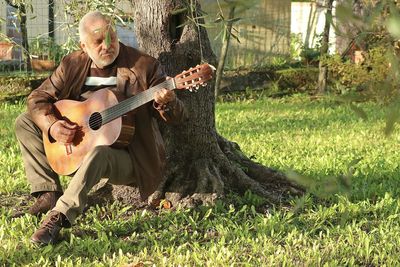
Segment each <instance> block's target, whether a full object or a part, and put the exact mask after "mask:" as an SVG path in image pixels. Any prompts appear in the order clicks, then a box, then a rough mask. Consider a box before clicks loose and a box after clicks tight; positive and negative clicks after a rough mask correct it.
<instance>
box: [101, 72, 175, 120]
mask: <svg viewBox="0 0 400 267" xmlns="http://www.w3.org/2000/svg"><path fill="white" fill-rule="evenodd" d="M162 88H166V89H168V90H173V89H175V83H174V79H169V80H166V81H165V82H162V83H160V84H158V85H156V86H153V87H151V88H149V89H147V90H146V91H144V92H141V93H140V94H137V95H135V96H132V97H130V98H128V99H125V100H124V101H121V102H119V103H118V104H117V105H115V106H112V107H110V108H108V109H106V110H103V111H102V112H100V115H101V117H102V125H104V124H106V123H108V122H110V121H112V120H115V119H116V118H119V117H121V116H122V115H124V114H126V113H128V112H129V111H132V110H134V109H135V108H138V107H140V106H141V105H144V104H146V103H147V102H150V101H151V100H153V99H154V93H155V92H157V91H159V90H161V89H162Z"/></svg>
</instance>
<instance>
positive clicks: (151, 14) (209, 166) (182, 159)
mask: <svg viewBox="0 0 400 267" xmlns="http://www.w3.org/2000/svg"><path fill="white" fill-rule="evenodd" d="M193 2H194V1H193ZM132 3H133V4H134V10H135V13H134V21H135V33H136V37H137V40H138V44H139V47H140V48H141V49H142V50H143V51H145V52H146V53H148V54H150V55H152V56H154V57H155V58H158V60H159V61H160V62H161V64H162V65H163V66H164V68H165V71H166V73H167V74H168V75H170V76H175V75H176V74H178V73H180V72H182V70H185V69H188V68H190V67H192V66H194V65H197V64H200V63H201V62H203V61H205V62H208V63H210V64H215V62H216V58H215V55H214V54H213V52H212V50H211V46H210V42H209V39H208V36H207V32H206V31H205V29H204V28H202V27H198V26H197V25H194V24H189V25H186V26H184V27H182V28H175V27H170V25H174V24H175V25H176V22H177V21H178V22H179V23H178V25H180V24H183V23H184V22H185V21H186V20H187V16H194V17H196V14H190V13H188V12H187V11H185V12H183V13H180V14H176V15H171V12H172V11H173V10H178V9H180V8H181V7H184V6H185V3H186V2H185V1H183V0H176V1H173V0H134V1H132ZM199 8H200V6H199V5H198V4H197V3H196V6H195V7H194V9H195V11H196V10H199ZM187 10H190V9H189V8H188V9H187ZM197 16H199V15H197ZM200 22H201V21H200ZM212 89H213V88H212V85H211V84H209V85H208V86H206V87H204V88H201V89H200V90H199V91H198V92H197V93H190V92H188V91H183V92H177V95H178V97H179V99H181V100H182V101H183V102H184V103H185V106H186V107H187V109H188V111H189V117H190V119H189V120H188V121H186V122H185V123H184V124H182V125H179V126H165V125H164V124H163V123H161V124H160V125H162V127H161V128H162V134H163V137H164V140H165V143H166V148H167V155H168V157H167V159H168V162H167V165H168V167H167V175H166V177H165V180H164V181H163V182H162V184H161V185H160V186H159V188H158V190H157V191H156V192H155V193H154V194H153V195H152V196H150V198H149V202H150V203H157V201H156V200H159V199H163V198H166V199H168V200H169V201H171V202H172V205H173V206H176V205H181V206H192V205H196V204H200V203H207V202H210V201H211V202H212V201H213V200H214V199H215V198H217V197H218V196H222V195H223V194H224V193H227V192H232V191H233V192H237V193H244V192H245V191H246V190H251V191H252V192H253V193H256V194H258V195H260V196H262V197H265V198H266V199H268V200H270V201H271V202H274V203H277V202H281V201H282V199H284V197H282V196H283V195H284V194H286V193H287V192H288V191H290V190H292V189H293V190H292V191H297V192H299V190H301V189H300V188H299V187H297V186H296V185H294V184H292V183H291V182H289V181H288V180H287V179H286V177H285V176H284V175H283V174H281V173H279V172H277V171H274V170H271V169H269V168H266V167H263V166H262V165H260V164H258V163H255V162H252V161H251V160H250V159H248V158H247V157H246V156H245V155H244V154H243V153H242V152H241V151H240V148H239V146H238V145H237V144H235V143H233V142H230V141H228V140H226V139H225V138H223V137H222V136H220V135H219V134H218V133H217V131H216V128H215V114H214V110H215V101H214V91H213V90H212ZM118 188H122V189H121V191H122V193H118V191H119V189H118ZM110 190H111V191H115V192H117V193H115V194H114V193H113V195H114V198H117V199H124V198H125V196H126V191H125V190H126V187H120V186H113V188H112V189H110Z"/></svg>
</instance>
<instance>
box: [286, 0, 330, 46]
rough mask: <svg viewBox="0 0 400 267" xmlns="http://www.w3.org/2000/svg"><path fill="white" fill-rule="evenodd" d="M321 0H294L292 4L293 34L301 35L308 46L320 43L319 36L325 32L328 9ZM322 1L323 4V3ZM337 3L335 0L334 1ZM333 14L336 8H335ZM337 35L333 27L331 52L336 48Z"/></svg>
mask: <svg viewBox="0 0 400 267" xmlns="http://www.w3.org/2000/svg"><path fill="white" fill-rule="evenodd" d="M323 2H325V1H321V0H317V1H310V2H292V4H291V22H290V32H291V34H292V35H293V34H295V35H299V37H300V38H301V40H302V43H303V44H304V45H306V46H307V47H315V46H316V45H317V44H318V36H320V35H321V34H322V33H323V32H324V27H325V13H326V9H325V7H324V6H323ZM321 3H322V4H321ZM334 3H335V2H334ZM332 12H333V14H334V12H335V8H334V9H333V11H332ZM335 43H336V36H335V31H334V29H333V27H332V26H331V28H330V33H329V52H330V53H333V52H335V50H336V45H335Z"/></svg>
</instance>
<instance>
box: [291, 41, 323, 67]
mask: <svg viewBox="0 0 400 267" xmlns="http://www.w3.org/2000/svg"><path fill="white" fill-rule="evenodd" d="M316 38H317V41H316V44H315V46H314V47H308V46H306V45H305V44H304V43H303V40H302V39H301V34H293V33H292V34H291V35H290V57H291V59H292V60H293V61H301V62H302V63H303V64H304V65H316V64H317V63H318V60H319V56H320V48H321V40H322V36H321V35H317V37H316Z"/></svg>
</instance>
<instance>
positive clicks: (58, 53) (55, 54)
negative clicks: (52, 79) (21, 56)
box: [29, 37, 62, 71]
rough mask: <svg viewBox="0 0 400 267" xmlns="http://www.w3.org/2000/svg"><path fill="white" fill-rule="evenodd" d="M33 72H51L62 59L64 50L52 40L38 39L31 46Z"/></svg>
mask: <svg viewBox="0 0 400 267" xmlns="http://www.w3.org/2000/svg"><path fill="white" fill-rule="evenodd" d="M29 52H30V56H31V64H32V70H34V71H51V70H53V69H54V68H55V67H56V64H58V63H59V61H60V60H61V57H62V49H61V47H60V46H59V45H57V44H56V43H55V42H54V41H53V40H52V39H51V38H45V37H38V38H36V39H35V40H33V41H32V42H31V43H30V45H29Z"/></svg>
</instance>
